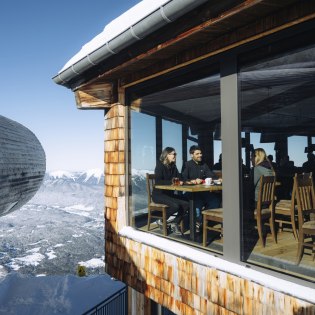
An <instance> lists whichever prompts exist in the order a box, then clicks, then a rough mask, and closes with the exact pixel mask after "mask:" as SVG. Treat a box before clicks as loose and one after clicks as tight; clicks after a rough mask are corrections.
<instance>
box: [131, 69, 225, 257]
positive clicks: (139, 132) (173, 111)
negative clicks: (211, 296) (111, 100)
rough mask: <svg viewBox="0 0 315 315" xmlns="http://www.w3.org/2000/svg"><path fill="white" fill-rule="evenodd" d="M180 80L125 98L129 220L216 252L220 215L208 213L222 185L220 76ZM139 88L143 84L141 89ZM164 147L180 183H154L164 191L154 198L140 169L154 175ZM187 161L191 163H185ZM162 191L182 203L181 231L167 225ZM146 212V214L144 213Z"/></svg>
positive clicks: (172, 216) (219, 244)
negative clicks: (168, 149) (128, 106)
mask: <svg viewBox="0 0 315 315" xmlns="http://www.w3.org/2000/svg"><path fill="white" fill-rule="evenodd" d="M194 76H195V75H194ZM187 77H188V76H186V78H187ZM185 80H186V82H187V81H188V83H181V84H179V85H178V86H176V87H172V88H169V89H165V90H162V91H156V92H154V93H151V94H145V93H146V92H138V94H137V98H136V100H134V101H131V103H132V104H131V107H132V108H133V109H132V110H131V112H130V130H131V133H130V134H131V137H130V142H131V161H130V165H131V174H132V181H131V185H130V199H129V200H130V206H129V209H130V210H131V217H132V218H133V219H132V224H133V225H134V226H135V227H137V228H139V229H141V230H143V231H146V232H148V233H154V234H157V235H160V236H161V237H168V238H172V239H175V240H178V241H180V242H185V243H188V244H191V245H194V246H199V247H201V248H203V249H207V250H212V251H216V252H222V246H223V234H222V224H223V218H222V215H221V219H220V211H219V213H218V214H217V217H215V215H214V216H211V213H212V212H211V211H213V213H214V211H215V210H214V209H216V210H218V209H219V208H222V185H221V181H220V180H217V179H221V178H222V167H220V166H221V164H220V155H221V110H220V82H219V80H220V77H219V74H218V73H215V74H213V75H210V76H208V77H206V78H202V79H198V80H195V81H191V82H189V79H188V80H187V79H185ZM143 90H145V89H142V90H141V91H143ZM150 90H152V87H151V88H150ZM133 104H136V106H133ZM192 146H197V148H195V151H193V152H195V153H192V152H190V149H191V147H192ZM166 147H172V148H173V150H172V152H168V153H169V155H170V156H171V158H173V157H174V155H173V154H174V153H176V167H177V170H178V172H179V175H178V176H179V178H180V181H181V182H182V183H183V185H180V186H176V185H173V184H172V182H171V181H170V182H169V183H168V185H167V182H163V181H162V182H161V181H160V183H156V185H157V186H159V188H156V187H155V189H156V190H158V191H159V193H162V194H164V195H163V196H164V198H165V199H164V200H163V199H158V200H154V199H155V197H154V194H153V198H152V199H151V200H150V199H149V198H148V186H147V185H146V184H147V178H146V174H155V168H156V165H157V164H159V159H160V155H161V153H162V151H163V150H164V149H165V148H166ZM198 151H199V152H198ZM200 153H201V154H202V157H200ZM198 154H199V157H200V158H199V159H198V157H197V155H198ZM167 159H168V157H167ZM167 161H168V160H167ZM187 161H188V162H189V161H190V162H191V163H190V164H186V162H187ZM168 162H169V161H168ZM162 164H163V163H162ZM214 164H216V168H215V170H214V169H213V168H214ZM162 167H166V168H168V167H169V165H167V163H166V164H163V165H162ZM169 169H170V167H169ZM188 169H189V171H187V170H188ZM164 171H165V170H164ZM164 171H163V172H164ZM165 172H168V170H166V171H165ZM196 172H197V174H198V175H196ZM155 175H156V176H157V174H155ZM160 175H161V174H160ZM163 176H164V174H163ZM206 178H208V179H206ZM209 178H211V183H210V184H209ZM197 179H198V181H197V183H196V180H197ZM161 185H162V186H163V187H161ZM165 196H168V197H171V198H175V201H178V200H180V201H184V202H185V205H184V206H181V207H180V211H181V210H183V209H184V212H183V213H182V220H181V221H180V222H179V228H180V232H181V233H176V232H178V231H176V229H175V228H174V224H173V223H174V222H175V221H176V217H177V214H178V213H177V212H171V211H169V210H170V209H173V208H172V206H171V205H170V204H169V203H168V202H169V201H168V199H166V198H167V197H165ZM150 201H151V202H155V204H158V205H157V206H156V205H154V204H153V206H152V207H151V206H150ZM163 201H164V202H165V204H166V205H167V207H166V218H167V229H166V230H164V227H163V218H162V217H161V218H159V216H160V215H161V214H162V213H163V207H162V209H159V205H160V204H163ZM186 205H187V207H186ZM185 207H186V208H185ZM205 211H208V212H209V211H210V213H208V212H205ZM206 214H207V216H206V218H207V221H206V226H207V229H205V232H204V233H203V231H204V224H203V219H204V217H205V215H206ZM149 215H150V216H152V217H151V218H149ZM174 219H175V221H174Z"/></svg>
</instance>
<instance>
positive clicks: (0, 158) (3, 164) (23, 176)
mask: <svg viewBox="0 0 315 315" xmlns="http://www.w3.org/2000/svg"><path fill="white" fill-rule="evenodd" d="M45 171H46V157H45V151H44V149H43V148H42V146H41V144H40V142H39V141H38V139H37V138H36V136H35V135H34V133H33V132H31V131H30V130H29V129H27V128H26V127H24V126H23V125H21V124H20V123H18V122H16V121H13V120H11V119H8V118H6V117H4V116H1V115H0V216H3V215H6V214H8V213H10V212H12V211H14V210H17V209H19V208H21V207H22V206H23V205H24V204H25V203H26V202H28V201H29V200H30V199H31V198H32V197H33V196H34V195H35V193H36V192H37V190H38V189H39V187H40V185H41V183H42V181H43V178H44V176H45Z"/></svg>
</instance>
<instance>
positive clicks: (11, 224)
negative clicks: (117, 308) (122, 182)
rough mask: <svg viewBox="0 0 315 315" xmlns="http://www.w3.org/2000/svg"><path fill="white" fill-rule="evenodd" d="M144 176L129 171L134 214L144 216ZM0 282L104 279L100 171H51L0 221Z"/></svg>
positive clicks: (102, 183)
mask: <svg viewBox="0 0 315 315" xmlns="http://www.w3.org/2000/svg"><path fill="white" fill-rule="evenodd" d="M146 172H148V171H144V170H141V171H139V170H133V171H132V183H131V192H132V200H133V203H134V208H135V209H136V211H138V212H139V213H141V212H143V211H145V209H146V204H147V194H146V185H145V173H146ZM0 237H1V243H0V277H3V276H5V275H7V274H8V273H11V272H19V273H22V274H31V275H36V276H38V275H63V274H75V273H76V270H77V267H78V265H83V266H85V267H86V268H87V273H88V274H102V273H104V245H105V244H104V175H103V171H102V170H99V169H94V170H88V171H82V172H80V171H77V172H69V171H52V172H47V173H46V174H45V177H44V180H43V183H42V185H41V187H40V189H39V190H38V192H37V193H36V195H35V196H34V197H33V198H32V199H31V200H30V201H29V202H28V203H27V204H25V205H24V206H23V207H22V208H20V209H18V210H16V211H15V212H13V213H10V214H8V215H6V216H3V217H0Z"/></svg>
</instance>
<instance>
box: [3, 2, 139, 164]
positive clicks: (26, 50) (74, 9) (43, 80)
mask: <svg viewBox="0 0 315 315" xmlns="http://www.w3.org/2000/svg"><path fill="white" fill-rule="evenodd" d="M138 2H140V1H138V0H120V1H115V0H89V1H86V0H85V1H83V0H66V1H65V0H54V1H42V0H28V1H22V0H19V1H17V0H2V1H1V11H0V21H1V22H0V25H1V27H0V38H1V58H0V69H1V76H0V89H1V101H0V115H3V116H5V117H7V118H10V119H13V120H15V121H17V122H19V123H21V124H23V125H24V126H25V127H27V128H29V129H30V130H31V131H32V132H34V133H35V135H36V136H37V138H38V139H39V141H40V142H41V144H42V146H43V148H44V150H45V152H46V164H47V170H86V169H91V168H103V141H104V132H103V129H104V127H103V126H104V122H103V111H97V110H92V111H81V110H78V109H77V108H76V105H75V99H74V94H73V92H72V91H71V90H69V89H66V88H64V87H62V86H59V85H57V84H55V83H54V82H53V80H52V77H53V76H54V75H56V74H57V72H58V71H59V70H60V69H61V68H62V67H63V66H64V64H65V63H66V62H67V61H68V60H69V59H70V58H71V57H72V56H74V55H75V54H76V53H77V52H78V51H79V50H80V49H81V47H82V46H83V45H84V44H86V43H87V42H88V41H90V40H91V39H92V38H93V37H95V36H96V35H97V34H99V33H100V32H101V31H102V30H103V28H104V26H105V25H106V24H107V23H109V22H110V21H112V20H113V19H115V18H116V17H117V16H119V15H120V14H122V13H123V12H125V11H126V10H128V9H129V8H130V7H132V6H133V5H135V4H137V3H138Z"/></svg>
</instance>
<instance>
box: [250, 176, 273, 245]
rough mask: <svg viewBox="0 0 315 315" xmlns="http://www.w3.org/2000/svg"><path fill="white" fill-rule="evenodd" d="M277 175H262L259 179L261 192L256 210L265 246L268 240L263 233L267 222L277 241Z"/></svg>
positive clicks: (259, 233)
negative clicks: (275, 205) (275, 204)
mask: <svg viewBox="0 0 315 315" xmlns="http://www.w3.org/2000/svg"><path fill="white" fill-rule="evenodd" d="M275 184H276V178H275V176H261V177H260V180H259V192H258V200H257V206H256V209H255V211H254V215H255V219H256V222H257V230H258V235H259V239H260V241H261V243H262V245H263V247H265V245H266V242H265V239H264V235H263V226H264V224H265V223H266V222H268V223H269V225H270V230H271V234H272V236H273V239H274V241H275V242H276V243H277V235H276V231H275V207H274V203H275Z"/></svg>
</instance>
